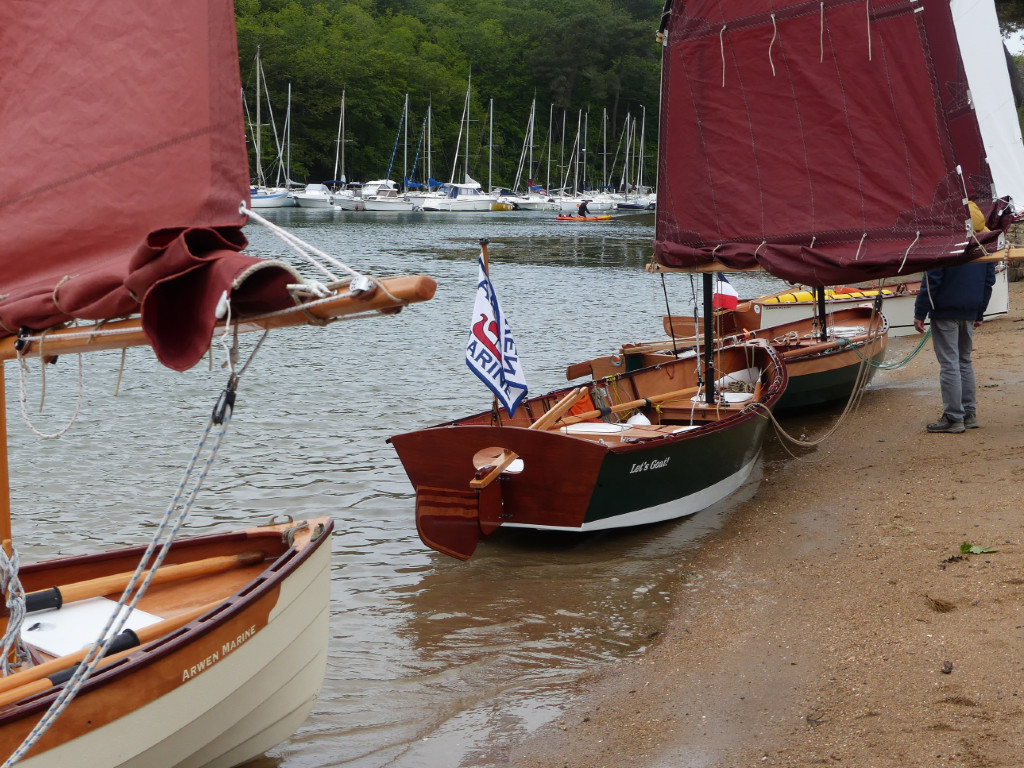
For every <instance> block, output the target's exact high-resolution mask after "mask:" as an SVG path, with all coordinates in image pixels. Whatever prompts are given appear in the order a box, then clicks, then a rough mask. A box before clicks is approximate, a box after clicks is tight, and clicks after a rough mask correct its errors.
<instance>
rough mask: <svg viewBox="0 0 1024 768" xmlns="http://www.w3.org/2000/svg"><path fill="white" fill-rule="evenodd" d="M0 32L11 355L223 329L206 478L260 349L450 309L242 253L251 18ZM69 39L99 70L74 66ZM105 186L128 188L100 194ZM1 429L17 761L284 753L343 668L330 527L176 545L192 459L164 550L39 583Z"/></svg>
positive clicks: (329, 263)
mask: <svg viewBox="0 0 1024 768" xmlns="http://www.w3.org/2000/svg"><path fill="white" fill-rule="evenodd" d="M0 24H2V26H3V28H4V30H5V33H7V34H8V35H9V36H10V39H9V41H8V42H9V44H7V45H5V46H4V47H3V49H2V50H0V62H2V66H3V68H4V71H5V72H6V73H8V75H9V76H8V77H5V78H4V80H3V82H2V84H0V93H2V95H3V101H4V104H5V105H7V106H8V107H10V108H11V109H14V110H16V114H17V115H19V116H20V118H23V119H17V120H8V121H5V122H4V123H3V124H2V125H0V137H2V138H3V139H4V141H5V142H8V141H14V142H17V144H18V146H20V147H22V148H23V149H24V150H25V152H24V154H23V157H22V158H14V159H12V161H11V162H9V163H8V165H7V168H6V171H7V174H8V177H9V178H10V179H11V180H12V181H13V182H14V185H13V186H12V187H11V189H16V190H18V192H17V194H16V195H7V196H4V197H3V198H2V199H0V224H2V225H3V226H2V234H0V244H2V247H0V275H2V278H3V284H4V294H3V296H2V297H0V323H2V326H3V329H4V335H3V338H0V360H18V362H19V365H28V364H29V362H30V361H40V362H54V361H57V360H58V359H61V360H64V359H67V358H66V356H71V355H75V354H82V353H87V352H92V351H100V350H110V349H124V348H126V347H129V346H137V345H147V346H150V347H151V348H152V349H153V350H154V352H155V353H156V355H157V358H158V359H159V360H160V361H161V362H162V363H163V364H164V365H166V366H167V367H169V368H171V369H173V370H186V369H188V368H190V367H192V366H193V365H195V363H197V362H198V361H199V360H200V359H201V358H202V357H203V356H204V355H205V354H206V353H207V352H208V351H209V349H210V343H211V338H212V337H213V335H214V334H218V335H226V338H227V343H228V346H229V347H231V348H232V352H231V354H230V355H229V356H228V359H227V362H226V365H227V366H228V368H229V371H230V376H229V378H228V383H227V385H226V386H225V388H224V390H223V392H221V393H220V395H219V396H214V397H213V398H212V400H216V403H215V406H214V409H213V414H212V415H211V418H210V424H209V425H208V429H207V432H206V433H205V434H204V437H203V438H201V440H200V441H199V447H197V451H196V455H195V456H194V457H193V461H194V462H195V461H198V459H199V457H200V453H201V451H200V448H202V447H204V446H205V447H206V448H207V449H208V450H209V451H210V455H209V456H208V458H207V463H209V461H210V460H212V458H213V456H214V455H215V453H216V448H217V447H218V446H219V445H220V441H221V439H222V438H223V435H224V432H225V430H226V429H227V426H228V424H229V422H230V419H231V416H232V411H233V405H234V402H235V398H236V394H237V388H238V382H239V380H240V378H241V377H242V375H243V374H244V373H245V369H246V367H247V365H248V363H246V364H244V365H241V364H239V365H236V362H238V360H237V355H238V352H239V349H238V346H237V343H236V340H237V337H238V336H239V335H241V334H243V333H246V332H253V331H264V332H265V331H269V330H271V329H275V328H282V327H286V326H290V325H297V324H310V323H312V324H317V325H319V324H326V323H329V322H331V321H332V320H333V319H337V318H340V317H343V316H348V315H354V314H362V313H393V312H395V311H397V310H399V309H401V307H402V306H404V305H405V304H407V303H411V302H418V301H423V300H426V299H429V298H430V297H431V296H432V295H433V291H434V288H435V285H434V283H433V281H432V280H430V279H429V278H425V277H419V276H417V277H396V278H387V279H377V278H371V277H369V276H366V275H362V274H360V273H358V272H356V271H354V270H352V269H351V268H348V267H344V265H341V264H340V263H339V262H337V261H336V260H332V259H329V258H326V259H321V261H320V262H319V264H320V272H319V274H318V276H317V279H312V278H310V277H306V276H304V275H303V274H302V272H301V271H300V270H298V269H296V268H294V267H291V266H289V265H288V264H286V263H284V262H282V261H276V260H273V261H272V260H262V259H257V258H253V257H250V256H247V255H245V254H244V253H243V252H242V251H243V249H244V247H245V245H246V238H245V237H244V235H243V234H242V227H243V225H244V224H245V223H246V221H247V219H249V218H257V219H258V217H257V216H256V214H255V213H254V212H252V211H250V210H249V205H250V200H249V186H248V178H247V171H246V166H247V161H246V153H245V146H244V141H243V137H244V130H243V113H242V103H241V85H240V79H239V72H238V54H237V45H236V39H235V19H234V13H233V7H232V5H231V3H229V2H213V3H208V2H203V3H198V2H169V1H167V0H160V1H158V2H155V3H149V4H147V5H146V6H145V8H144V9H143V8H139V7H138V6H136V5H135V4H132V3H126V2H120V1H118V0H111V1H110V2H104V3H100V4H96V3H84V4H83V3H77V4H76V3H72V4H65V5H62V6H61V7H59V8H57V7H52V6H46V5H37V6H25V5H22V4H16V5H7V6H4V7H3V8H2V9H0ZM40 30H44V31H45V32H46V33H47V34H46V35H44V36H41V35H40ZM125 30H130V36H131V39H132V43H133V44H132V45H131V46H125V45H123V41H124V36H125V34H128V33H127V32H126V31H125ZM68 39H75V40H77V41H79V42H80V44H81V45H82V46H83V48H82V52H83V55H82V57H72V58H68V57H62V56H61V55H60V54H61V52H62V50H61V46H62V45H63V44H64V41H66V40H68ZM86 49H87V50H86ZM132 52H134V55H131V54H132ZM62 61H63V62H64V64H63V65H58V66H55V63H58V64H59V62H62ZM83 61H87V62H88V66H83V65H82V62H83ZM112 84H116V87H114V86H113V85H112ZM125 92H130V93H131V94H132V96H131V98H132V105H133V108H132V110H131V112H130V113H129V117H127V118H126V117H125V116H124V113H122V112H121V111H120V110H119V109H118V106H119V105H120V104H122V103H123V98H124V95H123V94H124V93H125ZM169 112H172V113H173V115H174V119H173V120H169V119H168V118H167V115H168V113H169ZM57 137H60V140H56V139H57ZM69 137H70V138H69ZM56 178H60V179H62V180H63V184H64V185H65V187H66V188H67V187H70V188H71V190H70V191H71V192H72V193H75V191H76V189H77V190H78V191H79V192H81V196H82V204H81V205H77V206H75V207H74V209H73V210H69V211H67V212H65V214H64V215H63V216H62V217H61V218H60V220H59V221H56V220H54V218H53V216H52V210H48V205H47V203H46V199H45V195H44V194H43V191H44V190H45V186H39V187H36V186H33V185H32V184H28V183H26V182H28V181H30V180H33V179H34V180H40V179H41V180H43V181H47V182H48V181H49V180H53V179H56ZM154 180H155V181H156V186H157V188H159V190H160V195H158V196H155V195H153V194H152V190H153V188H154ZM97 187H100V188H116V189H119V190H122V191H124V192H126V194H124V195H123V197H121V198H119V199H118V200H117V202H116V203H113V202H111V201H110V200H109V199H108V198H106V197H104V196H100V195H90V194H87V192H88V190H90V189H95V188H97ZM281 234H282V236H283V237H286V238H288V237H289V236H288V235H287V233H284V232H282V233H281ZM321 256H326V255H325V254H321ZM332 270H334V271H342V272H345V273H346V277H345V278H344V279H342V278H339V277H337V276H336V275H335V274H334V271H332ZM233 339H234V340H235V341H233ZM256 346H257V348H258V346H259V345H258V344H257V345H256ZM2 382H3V377H2V376H0V393H2ZM3 413H4V409H0V427H5V426H6V425H5V423H4V421H3V418H2V416H3ZM0 431H3V432H4V434H3V438H4V439H3V440H0V446H3V447H4V450H3V453H2V456H0V459H2V460H0V479H2V481H3V482H2V483H0V545H2V549H3V556H0V564H2V567H3V584H4V588H5V592H6V594H5V597H6V600H7V605H8V609H9V610H8V612H7V615H6V616H5V617H4V618H3V620H2V626H3V628H4V652H3V660H2V662H0V664H2V667H3V669H4V671H5V672H6V674H5V675H4V676H2V677H0V752H3V755H4V757H5V758H7V759H8V763H7V764H13V762H16V761H20V762H21V763H23V764H25V765H30V766H36V767H38V768H57V766H66V765H92V766H99V767H102V768H112V767H113V766H129V765H131V766H146V768H170V767H171V766H182V765H191V766H205V765H211V766H224V767H225V768H227V767H228V766H232V765H236V764H238V763H241V762H244V761H246V760H249V759H252V758H253V757H256V756H258V755H260V754H261V753H262V752H264V751H265V750H266V749H268V748H270V747H272V746H274V745H275V744H276V743H278V742H280V741H281V740H283V739H285V738H287V737H288V736H289V735H290V734H291V733H292V732H293V731H294V730H295V728H296V727H298V725H299V724H301V722H302V721H303V720H304V718H305V716H306V715H307V714H308V712H309V711H310V709H311V708H312V706H313V704H314V702H315V700H316V696H317V692H318V690H319V687H320V684H321V681H322V678H323V674H324V668H325V664H326V649H327V639H328V637H327V635H328V631H327V619H328V608H329V599H330V590H329V568H330V559H329V558H330V543H329V542H330V534H331V530H332V525H333V524H332V521H331V520H330V519H327V518H322V519H309V520H291V519H290V518H288V517H287V516H285V517H284V519H283V520H278V521H275V522H273V523H271V524H267V525H264V526H256V527H253V526H247V527H244V528H243V529H241V530H238V531H232V532H227V533H215V534H210V535H207V536H202V537H192V538H181V539H178V537H177V533H178V530H179V529H180V527H181V526H182V525H183V524H184V522H185V519H186V518H187V515H188V510H189V508H190V507H191V504H192V500H193V499H194V497H195V493H197V492H198V490H199V488H200V486H201V484H202V479H203V477H205V470H204V471H202V472H194V471H193V467H194V466H195V465H194V464H193V465H190V466H189V467H187V468H186V472H185V478H184V479H183V480H182V486H181V490H180V491H179V494H178V495H176V496H175V497H174V498H172V499H171V502H170V504H169V505H168V508H167V510H166V511H165V512H164V515H163V517H162V518H160V519H159V520H157V521H156V523H157V524H156V525H155V526H153V528H154V530H156V533H155V534H154V536H153V539H152V541H151V542H150V544H149V545H148V546H145V547H132V548H125V549H119V550H115V551H108V552H104V553H100V554H95V555H86V556H76V557H69V558H59V559H54V560H47V561H45V562H40V563H36V564H32V565H28V566H24V567H21V568H18V567H17V564H18V555H17V546H16V544H17V542H16V541H15V536H14V534H13V525H12V521H11V516H10V499H9V494H8V487H7V478H8V476H9V473H8V468H7V461H6V459H7V457H6V450H5V448H6V434H5V430H0ZM208 437H209V439H208ZM188 439H189V442H192V441H191V436H188ZM211 443H212V445H211ZM71 460H72V459H70V457H69V461H71ZM186 481H189V482H186ZM190 487H191V490H189V488H190ZM46 515H47V510H36V511H35V515H34V518H35V519H37V520H45V519H46ZM54 585H57V587H58V589H55V588H54ZM26 592H27V593H28V594H27V596H26V595H25V593H26ZM38 611H44V613H37V612H38ZM26 613H27V614H28V616H29V617H30V618H28V619H26V618H25V615H26ZM122 628H124V629H125V631H123V632H122V631H121V630H122Z"/></svg>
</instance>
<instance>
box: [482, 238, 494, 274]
mask: <svg viewBox="0 0 1024 768" xmlns="http://www.w3.org/2000/svg"><path fill="white" fill-rule="evenodd" d="M490 242H491V241H490V240H488V239H487V238H486V237H485V238H484V239H483V240H481V241H480V252H481V253H482V254H483V257H484V272H485V273H486V274H488V275H490V274H491V271H490V265H489V264H488V263H487V245H488V244H489V243H490Z"/></svg>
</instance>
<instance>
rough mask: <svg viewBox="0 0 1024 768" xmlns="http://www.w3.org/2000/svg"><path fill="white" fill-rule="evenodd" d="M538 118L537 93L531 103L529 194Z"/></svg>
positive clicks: (527, 190)
mask: <svg viewBox="0 0 1024 768" xmlns="http://www.w3.org/2000/svg"><path fill="white" fill-rule="evenodd" d="M536 118H537V95H536V93H535V94H534V96H533V101H532V102H531V103H530V130H529V134H530V167H529V170H528V171H527V172H526V179H527V184H526V187H527V189H526V194H527V195H529V194H530V189H529V187H530V183H529V180H530V179H532V178H533V131H534V122H535V121H536Z"/></svg>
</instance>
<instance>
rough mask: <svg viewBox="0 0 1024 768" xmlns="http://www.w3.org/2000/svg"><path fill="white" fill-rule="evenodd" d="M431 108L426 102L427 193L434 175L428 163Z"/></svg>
mask: <svg viewBox="0 0 1024 768" xmlns="http://www.w3.org/2000/svg"><path fill="white" fill-rule="evenodd" d="M432 108H433V104H431V103H430V102H427V179H426V181H427V192H429V191H430V179H431V178H432V174H433V173H434V169H433V166H432V164H431V162H430V160H431V157H430V155H431V151H430V150H431V136H430V130H431V127H432V122H431V115H430V113H431V110H432Z"/></svg>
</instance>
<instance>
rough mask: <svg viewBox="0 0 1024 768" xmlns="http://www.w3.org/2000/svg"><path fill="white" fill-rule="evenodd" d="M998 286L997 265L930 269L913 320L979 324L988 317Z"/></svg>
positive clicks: (915, 303)
mask: <svg viewBox="0 0 1024 768" xmlns="http://www.w3.org/2000/svg"><path fill="white" fill-rule="evenodd" d="M995 282H996V265H995V264H991V263H990V264H960V265H959V266H956V267H942V268H941V269H930V270H928V271H927V272H925V273H924V277H923V278H922V279H921V291H920V293H918V294H917V301H915V302H914V319H915V320H925V319H927V318H928V316H929V315H931V318H932V320H935V319H939V320H970V321H971V322H974V321H980V320H981V319H982V317H983V315H984V314H985V308H986V307H987V306H988V300H989V299H990V298H992V286H993V285H995Z"/></svg>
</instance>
